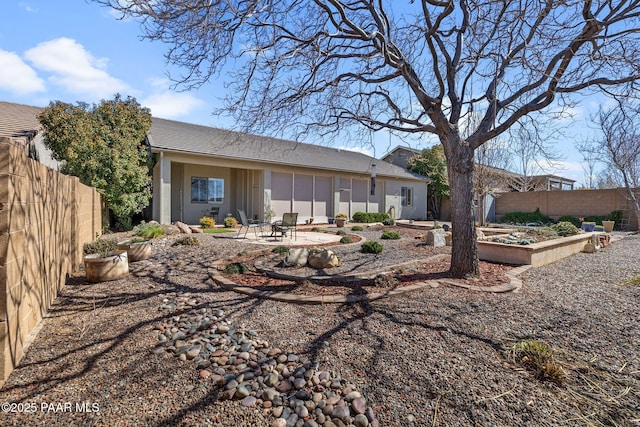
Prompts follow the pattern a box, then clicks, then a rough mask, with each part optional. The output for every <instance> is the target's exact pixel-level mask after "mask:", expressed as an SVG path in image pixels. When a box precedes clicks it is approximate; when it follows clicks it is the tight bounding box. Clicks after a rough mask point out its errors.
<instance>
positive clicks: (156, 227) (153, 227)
mask: <svg viewBox="0 0 640 427" xmlns="http://www.w3.org/2000/svg"><path fill="white" fill-rule="evenodd" d="M133 232H134V234H135V235H136V236H140V237H143V238H145V239H155V238H156V237H160V236H164V228H162V226H161V225H160V224H158V223H157V222H144V221H142V222H141V223H140V224H138V225H136V226H135V227H134V229H133Z"/></svg>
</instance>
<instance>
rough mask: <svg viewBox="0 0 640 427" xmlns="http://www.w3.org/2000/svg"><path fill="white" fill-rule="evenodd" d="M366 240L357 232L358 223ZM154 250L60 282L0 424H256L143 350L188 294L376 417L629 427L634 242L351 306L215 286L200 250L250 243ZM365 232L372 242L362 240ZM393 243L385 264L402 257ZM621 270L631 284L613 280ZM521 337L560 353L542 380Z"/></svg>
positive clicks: (638, 363) (638, 397)
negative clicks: (517, 274)
mask: <svg viewBox="0 0 640 427" xmlns="http://www.w3.org/2000/svg"><path fill="white" fill-rule="evenodd" d="M364 234H366V232H365V233H364ZM197 237H198V238H199V239H200V240H201V242H202V244H201V245H200V246H199V247H173V246H171V243H172V242H173V241H174V240H175V239H176V237H174V236H171V237H167V238H163V239H160V240H159V241H157V242H156V243H155V244H154V256H153V257H152V258H151V259H150V260H147V261H141V262H137V263H134V264H132V265H131V270H132V274H130V276H129V277H127V278H126V279H122V280H117V281H112V282H107V283H98V284H88V283H86V282H85V281H84V278H83V277H77V278H71V279H70V280H69V283H68V285H67V286H66V287H65V288H64V289H63V290H62V291H61V293H60V295H59V297H58V298H57V299H56V301H55V304H54V306H53V307H52V309H51V311H50V313H49V315H48V317H47V318H46V320H45V321H44V322H43V325H42V329H41V330H40V332H39V334H38V336H37V338H36V339H35V340H34V342H33V343H32V344H31V346H30V348H29V349H28V351H27V354H26V356H25V357H24V358H23V360H22V362H21V363H20V366H19V367H18V368H17V369H16V370H15V371H14V372H13V373H12V375H11V376H10V378H9V380H8V381H7V383H6V384H5V385H4V387H3V388H2V390H1V391H0V402H4V403H14V405H9V406H8V407H6V405H4V406H3V411H4V412H5V413H4V414H2V416H0V424H2V425H16V426H32V425H47V426H58V425H64V426H67V425H74V426H75V425H106V426H115V425H117V426H128V425H185V426H195V425H212V426H270V425H271V424H272V422H273V420H274V418H273V416H272V415H271V414H269V410H264V409H262V408H259V407H257V406H254V407H251V408H246V407H242V406H241V405H240V403H239V402H238V401H237V400H224V401H221V400H219V396H220V389H219V388H218V387H217V386H216V385H215V384H214V383H213V382H212V381H210V379H208V378H201V377H200V376H199V371H198V369H196V367H195V366H194V364H193V362H192V361H182V360H180V359H179V358H177V357H173V356H171V355H170V354H169V353H167V352H164V353H159V354H154V353H152V352H151V349H152V348H153V347H154V345H155V343H156V340H157V331H154V325H156V324H157V323H158V322H163V321H166V319H167V318H168V317H169V316H170V314H168V313H167V312H166V310H162V309H160V307H161V306H162V305H163V304H164V303H165V302H166V301H168V300H172V299H175V298H176V297H177V296H178V295H184V293H190V294H191V295H193V296H194V297H196V298H197V300H198V302H199V305H198V308H207V309H211V310H224V312H225V314H226V316H227V317H228V319H229V320H230V321H231V322H232V323H233V324H234V325H237V326H238V327H243V326H244V327H247V328H250V329H252V330H255V331H256V332H257V333H258V336H259V337H260V338H261V339H264V340H268V341H269V342H270V343H271V344H272V345H273V346H278V347H280V348H281V349H283V350H285V351H287V352H292V353H296V354H300V355H301V356H303V357H306V358H308V359H310V360H311V361H313V362H314V363H317V364H318V366H319V368H320V369H323V370H326V371H329V372H332V373H333V375H334V376H336V375H338V374H339V375H340V376H341V377H342V378H343V379H347V380H348V381H349V382H351V383H352V384H354V386H355V387H357V389H358V390H359V391H360V392H362V394H363V396H364V397H365V398H366V399H367V401H368V402H369V404H370V405H371V406H372V407H373V409H374V411H375V414H376V416H377V418H378V420H379V422H380V425H383V426H395V425H397V426H411V425H416V426H426V425H429V426H433V425H440V426H457V425H464V426H467V425H478V426H486V425H495V426H512V425H524V426H557V425H622V426H637V425H640V403H639V402H640V352H639V351H638V349H639V348H640V326H639V325H638V319H639V318H640V286H639V285H638V284H637V278H638V277H639V276H640V236H638V235H635V236H629V237H626V238H625V239H623V240H621V241H618V242H616V243H614V244H613V245H612V246H611V247H609V248H606V249H604V250H602V251H600V252H598V253H595V254H578V255H575V256H573V257H571V258H568V259H565V260H563V261H560V262H557V263H554V264H552V265H549V266H546V267H541V268H536V269H531V270H529V271H528V272H527V273H525V275H524V276H523V279H524V286H523V288H522V290H521V291H520V292H519V293H508V294H486V293H479V292H472V291H468V290H465V289H461V288H457V287H448V286H441V287H439V288H430V289H425V290H422V291H420V292H414V293H410V294H406V295H404V296H401V297H395V298H390V299H385V300H380V301H377V302H373V303H361V304H357V305H326V306H299V305H292V304H288V303H282V302H275V301H267V300H255V299H251V298H248V297H246V296H243V295H239V294H235V293H233V292H229V291H224V290H222V289H220V288H218V287H217V286H214V285H213V283H212V281H211V280H210V279H209V276H208V274H207V270H208V269H209V267H210V265H211V264H212V262H213V260H215V259H219V258H221V257H226V256H231V255H233V254H237V253H240V252H243V251H248V250H255V249H257V247H256V245H252V244H247V243H245V242H242V241H236V240H233V239H222V238H214V237H213V236H211V235H198V236H197ZM367 238H374V236H369V237H367ZM406 243H407V245H409V246H411V251H403V250H402V248H401V247H398V248H396V249H395V250H393V251H389V252H388V256H387V258H391V257H395V258H397V259H398V261H407V257H408V255H407V254H408V253H413V255H411V256H415V253H414V252H413V250H414V247H415V242H413V241H412V240H411V239H407V240H406ZM631 279H636V284H635V285H634V284H630V283H628V282H629V280H631ZM524 339H535V340H539V341H542V342H544V343H546V344H549V345H550V346H551V347H552V348H553V349H554V351H555V353H556V355H557V360H558V361H559V362H560V363H561V366H562V367H563V369H564V371H565V373H566V380H565V382H564V383H563V384H562V385H556V384H554V383H549V382H542V381H540V380H537V379H535V378H534V377H533V375H532V374H531V373H530V372H528V371H526V370H524V369H523V368H521V367H520V366H518V365H517V364H515V363H512V362H511V361H510V360H509V359H508V358H507V357H506V355H505V349H506V348H508V347H509V346H510V345H511V344H512V343H514V342H516V341H519V340H524Z"/></svg>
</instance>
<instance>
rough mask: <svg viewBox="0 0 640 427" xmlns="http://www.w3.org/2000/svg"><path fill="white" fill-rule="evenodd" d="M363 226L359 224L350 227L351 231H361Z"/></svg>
mask: <svg viewBox="0 0 640 427" xmlns="http://www.w3.org/2000/svg"><path fill="white" fill-rule="evenodd" d="M363 230H364V228H362V226H360V225H354V226H353V227H351V231H363Z"/></svg>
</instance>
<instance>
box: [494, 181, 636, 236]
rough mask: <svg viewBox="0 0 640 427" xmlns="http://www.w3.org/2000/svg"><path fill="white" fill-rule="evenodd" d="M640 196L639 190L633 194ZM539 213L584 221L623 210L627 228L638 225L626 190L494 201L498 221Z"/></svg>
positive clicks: (543, 193) (553, 193)
mask: <svg viewBox="0 0 640 427" xmlns="http://www.w3.org/2000/svg"><path fill="white" fill-rule="evenodd" d="M635 193H636V197H639V196H640V189H636V191H635ZM536 209H540V212H541V213H542V214H544V215H546V216H548V217H551V218H553V219H558V218H560V217H561V216H563V215H572V216H575V217H578V218H579V217H585V216H590V215H598V216H606V215H609V214H610V213H611V211H614V210H622V211H623V212H624V215H625V218H626V220H627V228H628V229H630V230H637V229H638V221H637V219H636V217H635V215H634V213H633V207H632V206H631V202H630V201H629V200H628V196H627V193H626V190H625V189H621V188H613V189H606V190H573V191H530V192H525V193H517V192H514V193H500V194H498V195H497V198H496V217H497V218H498V219H499V218H500V217H502V216H503V215H505V214H507V213H509V212H533V211H535V210H536Z"/></svg>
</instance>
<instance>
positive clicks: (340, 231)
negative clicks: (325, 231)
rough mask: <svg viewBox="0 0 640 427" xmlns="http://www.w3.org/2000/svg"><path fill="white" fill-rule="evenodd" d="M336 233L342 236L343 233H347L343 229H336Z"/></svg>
mask: <svg viewBox="0 0 640 427" xmlns="http://www.w3.org/2000/svg"><path fill="white" fill-rule="evenodd" d="M336 234H337V235H338V236H344V235H346V234H347V232H346V231H344V230H338V231H336Z"/></svg>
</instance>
